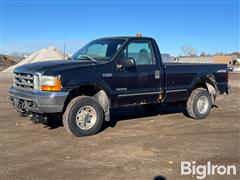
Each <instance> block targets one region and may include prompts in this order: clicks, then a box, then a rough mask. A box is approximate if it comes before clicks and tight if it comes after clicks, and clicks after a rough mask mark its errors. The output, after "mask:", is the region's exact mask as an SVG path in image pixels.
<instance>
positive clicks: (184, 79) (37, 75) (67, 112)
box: [9, 37, 228, 136]
mask: <svg viewBox="0 0 240 180" xmlns="http://www.w3.org/2000/svg"><path fill="white" fill-rule="evenodd" d="M13 76H14V83H13V86H12V87H11V88H10V90H9V95H10V99H11V101H12V103H13V105H14V106H15V107H16V109H17V110H18V111H19V112H21V113H25V114H29V115H30V116H32V117H35V118H36V117H37V118H40V117H47V116H48V115H49V114H58V115H61V116H62V119H63V124H64V127H65V128H66V130H67V131H68V132H70V133H71V134H73V135H75V136H86V135H92V134H95V133H97V132H98V131H99V130H100V128H101V126H102V123H103V121H110V120H111V119H110V109H111V108H114V107H121V106H131V105H139V104H163V103H164V104H167V103H171V102H175V103H184V104H185V105H186V112H187V113H188V115H189V116H190V117H192V118H194V119H203V118H206V117H207V116H208V114H209V112H210V110H211V107H212V104H213V103H214V101H215V99H216V97H217V96H218V95H221V94H223V93H228V68H227V65H225V64H170V63H169V64H163V62H162V59H161V54H160V51H159V49H158V46H157V44H156V42H155V40H154V39H153V38H149V37H110V38H101V39H97V40H94V41H92V42H90V43H89V44H87V45H86V46H84V47H83V48H81V49H80V50H79V51H78V52H77V53H76V54H74V55H73V56H72V57H71V58H70V59H69V60H59V61H46V62H39V63H32V64H27V65H23V66H20V67H17V68H16V69H15V70H14V72H13Z"/></svg>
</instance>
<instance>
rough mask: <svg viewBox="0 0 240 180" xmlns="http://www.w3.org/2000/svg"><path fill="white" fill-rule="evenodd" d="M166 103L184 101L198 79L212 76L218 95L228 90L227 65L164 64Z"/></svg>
mask: <svg viewBox="0 0 240 180" xmlns="http://www.w3.org/2000/svg"><path fill="white" fill-rule="evenodd" d="M164 71H165V78H164V81H165V83H164V84H165V87H164V89H165V92H166V99H165V100H166V101H176V99H178V100H179V101H181V100H185V99H186V97H187V96H188V94H189V92H190V91H191V90H192V87H193V86H194V84H196V83H197V82H198V81H200V80H201V79H200V77H201V78H204V77H209V76H213V77H214V78H215V81H216V85H217V88H218V90H219V93H220V94H223V93H224V92H225V91H226V90H227V88H228V66H227V64H200V63H198V64H197V63H196V64H190V63H181V64H180V63H179V64H177V63H165V64H164Z"/></svg>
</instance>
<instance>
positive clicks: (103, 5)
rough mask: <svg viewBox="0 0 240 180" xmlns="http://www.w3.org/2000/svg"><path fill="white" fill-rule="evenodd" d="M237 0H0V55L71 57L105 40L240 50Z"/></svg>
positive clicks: (170, 48) (174, 51)
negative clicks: (52, 52) (139, 38)
mask: <svg viewBox="0 0 240 180" xmlns="http://www.w3.org/2000/svg"><path fill="white" fill-rule="evenodd" d="M239 4H240V3H239V0H211V1H210V0H195V1H194V0H192V1H190V0H179V1H177V0H168V1H167V0H128V1H127V0H122V1H120V0H115V1H113V0H112V1H111V0H98V1H97V0H88V1H87V0H79V1H77V0H68V1H67V0H35V1H34V0H32V1H31V0H0V5H1V7H0V15H1V18H0V19H1V23H0V24H1V28H0V30H1V33H0V53H5V54H7V53H11V52H14V51H18V52H33V51H36V50H38V49H40V48H44V47H48V46H55V47H57V48H59V49H60V50H63V46H64V40H65V38H66V52H68V53H70V54H72V53H74V52H76V51H77V50H78V49H79V48H81V47H82V46H83V45H84V44H86V43H88V42H89V41H91V40H94V39H96V38H100V37H107V36H125V35H127V36H135V35H136V34H137V33H141V34H143V36H150V37H153V38H155V39H156V41H157V43H158V45H159V47H160V50H161V52H163V53H170V54H171V55H173V56H177V55H180V54H182V51H181V47H182V46H185V45H190V46H192V47H193V48H195V49H196V51H197V52H198V54H199V53H201V52H206V53H216V52H224V53H229V52H233V51H240V45H239V42H240V39H239V11H240V7H239Z"/></svg>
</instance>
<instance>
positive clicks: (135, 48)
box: [124, 42, 155, 65]
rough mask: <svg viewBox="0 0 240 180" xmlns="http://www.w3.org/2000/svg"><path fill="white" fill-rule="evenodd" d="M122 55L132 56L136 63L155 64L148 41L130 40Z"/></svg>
mask: <svg viewBox="0 0 240 180" xmlns="http://www.w3.org/2000/svg"><path fill="white" fill-rule="evenodd" d="M124 57H126V58H127V57H128V58H129V57H132V58H134V59H135V61H136V65H144V64H146V65H147V64H155V62H154V58H153V54H152V48H151V45H150V43H148V42H132V43H129V45H128V47H127V48H126V49H125V51H124Z"/></svg>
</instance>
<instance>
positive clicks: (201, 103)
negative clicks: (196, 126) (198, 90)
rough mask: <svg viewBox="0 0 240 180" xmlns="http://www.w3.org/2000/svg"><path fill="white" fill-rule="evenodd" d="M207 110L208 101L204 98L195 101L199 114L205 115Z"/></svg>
mask: <svg viewBox="0 0 240 180" xmlns="http://www.w3.org/2000/svg"><path fill="white" fill-rule="evenodd" d="M208 108H209V101H208V98H207V97H206V96H201V97H200V98H199V99H198V101H197V109H198V112H199V113H200V114H205V113H206V112H207V111H208Z"/></svg>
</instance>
